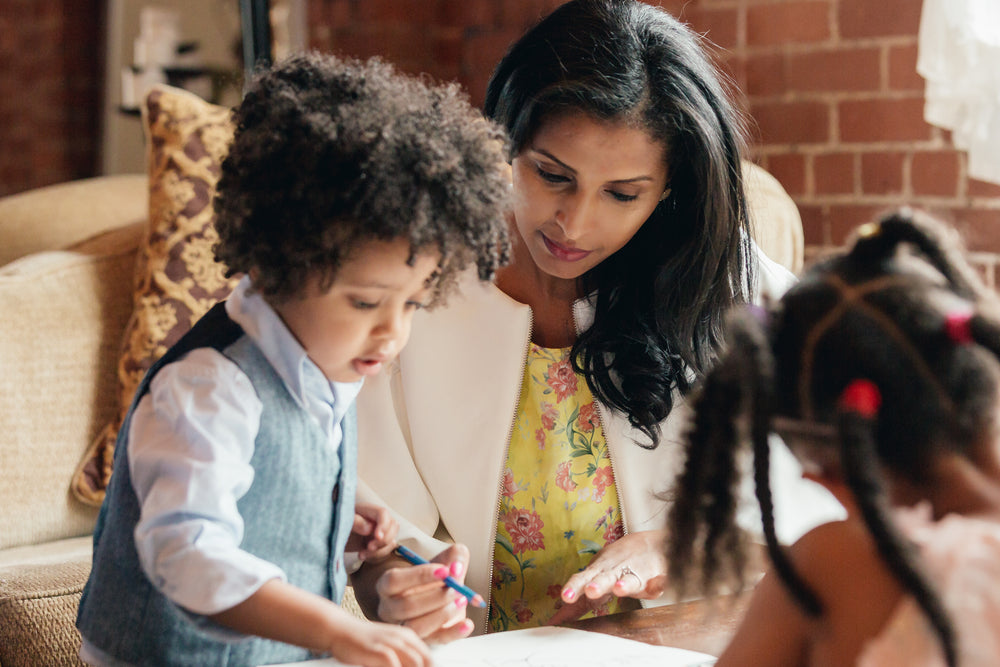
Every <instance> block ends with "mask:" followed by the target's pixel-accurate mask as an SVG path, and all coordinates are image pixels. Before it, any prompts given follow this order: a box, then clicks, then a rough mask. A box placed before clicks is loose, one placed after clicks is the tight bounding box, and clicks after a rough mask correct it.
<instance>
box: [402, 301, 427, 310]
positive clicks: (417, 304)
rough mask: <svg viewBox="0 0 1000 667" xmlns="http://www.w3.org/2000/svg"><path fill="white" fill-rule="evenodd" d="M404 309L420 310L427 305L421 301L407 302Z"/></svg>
mask: <svg viewBox="0 0 1000 667" xmlns="http://www.w3.org/2000/svg"><path fill="white" fill-rule="evenodd" d="M406 307H407V308H412V309H413V310H422V309H424V308H426V307H427V304H426V303H423V302H421V301H407V302H406Z"/></svg>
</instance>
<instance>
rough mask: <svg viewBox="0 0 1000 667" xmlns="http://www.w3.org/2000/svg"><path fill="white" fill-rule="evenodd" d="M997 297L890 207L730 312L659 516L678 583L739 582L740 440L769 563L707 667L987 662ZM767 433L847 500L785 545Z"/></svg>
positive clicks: (993, 659)
mask: <svg viewBox="0 0 1000 667" xmlns="http://www.w3.org/2000/svg"><path fill="white" fill-rule="evenodd" d="M996 306H997V301H996V298H995V295H993V294H992V293H989V292H987V290H986V289H985V288H984V287H983V286H982V284H981V282H980V281H979V279H978V277H977V276H976V274H975V273H974V272H973V271H972V269H971V268H970V267H969V265H968V264H967V262H966V261H965V259H964V257H963V255H962V252H961V249H960V248H959V245H958V243H957V241H956V240H955V238H953V234H951V233H950V232H949V231H948V230H947V229H946V228H944V227H943V226H942V225H940V223H937V222H936V221H934V220H932V219H930V218H929V217H928V216H926V215H924V214H919V213H916V212H913V211H909V210H902V211H899V212H897V213H895V214H893V215H890V216H888V217H886V218H884V219H882V220H881V221H880V222H878V223H870V224H868V225H865V226H863V227H861V228H859V230H858V232H857V233H856V238H855V240H854V242H853V244H852V246H851V247H850V249H849V250H848V251H846V252H844V253H842V254H838V255H836V256H834V257H831V258H829V259H826V260H825V261H822V262H821V263H819V264H817V265H816V266H814V267H813V268H812V269H811V270H809V271H808V272H807V273H806V274H805V276H804V277H803V279H802V280H801V282H800V283H799V284H798V285H796V286H795V287H793V288H792V289H791V290H789V292H788V293H786V294H785V296H784V297H783V298H782V299H781V301H780V302H779V303H778V304H777V306H776V307H775V308H773V309H770V312H768V313H765V314H763V315H761V314H760V313H759V311H758V315H757V316H753V315H751V314H750V312H749V311H744V312H741V313H737V314H734V316H733V317H732V318H731V320H730V326H729V349H728V351H727V353H726V354H725V356H724V358H723V359H722V360H721V361H720V363H719V365H718V366H717V367H716V368H715V369H714V370H713V371H712V372H711V373H710V374H709V375H708V376H707V377H706V379H705V381H704V384H703V385H702V386H701V388H700V389H699V395H698V398H697V400H696V406H695V413H696V417H695V420H694V422H693V426H692V429H691V432H690V437H689V441H688V444H687V461H686V464H685V468H684V470H683V472H682V473H681V474H680V475H679V477H678V480H677V485H676V487H675V489H674V491H673V492H672V493H673V496H674V497H675V498H676V503H675V504H674V505H673V507H672V509H671V515H670V519H669V521H670V527H671V530H670V531H669V532H670V535H671V538H670V540H669V544H668V556H669V558H668V562H669V564H670V577H669V579H670V581H671V582H672V585H674V586H675V587H676V588H678V589H681V592H684V589H685V588H700V589H701V590H702V592H705V593H709V592H713V591H717V590H719V589H720V587H722V586H726V585H731V584H733V583H734V582H735V583H736V584H737V585H741V584H742V583H743V564H744V561H745V559H744V554H745V548H744V547H745V545H746V540H745V538H744V536H743V535H742V534H741V533H740V531H739V529H738V528H736V526H735V523H734V521H733V514H734V503H735V501H734V497H735V491H734V488H733V487H734V485H733V482H734V480H736V479H737V477H738V475H737V472H736V471H737V470H738V468H739V461H740V451H739V450H740V449H741V447H742V443H743V442H744V441H747V440H749V441H750V443H751V446H752V453H753V462H754V465H753V468H754V476H755V481H756V488H757V498H758V501H759V503H760V507H761V512H762V515H763V522H764V534H765V538H766V542H767V547H768V552H769V554H770V557H771V560H772V564H773V572H772V573H769V574H767V575H765V577H764V578H763V580H762V581H761V582H760V584H759V585H758V586H757V589H756V590H755V591H754V593H753V598H752V600H751V602H750V607H749V609H748V611H747V614H746V617H745V620H744V621H743V623H742V625H741V627H740V628H739V630H738V631H737V633H736V635H735V637H734V639H733V641H732V643H731V644H730V646H729V647H728V648H727V650H726V651H725V653H724V654H723V656H722V657H721V659H720V660H719V662H718V667H725V666H726V665H740V666H746V665H811V666H819V665H861V666H863V667H871V666H875V665H907V666H908V667H912V666H926V667H930V666H935V667H936V666H939V665H949V666H950V667H954V666H955V665H961V666H962V667H978V666H985V665H997V664H1000V431H998V426H1000V424H998V419H997V415H998V410H997V407H998V401H1000V317H998V312H997V308H996ZM772 432H774V433H778V434H779V435H781V436H782V437H783V438H784V440H785V442H786V443H787V444H788V446H789V447H790V448H791V449H792V451H793V453H795V455H796V456H797V458H799V460H800V461H801V462H802V464H803V469H804V470H805V471H806V472H805V475H806V476H808V477H810V478H812V479H814V480H815V481H818V482H820V483H821V484H823V485H824V486H826V487H827V488H829V489H830V490H831V492H833V493H834V495H836V496H837V498H838V499H839V500H840V501H841V502H842V503H843V504H844V506H845V508H847V512H848V517H847V519H846V520H844V521H837V522H833V523H828V524H825V525H822V526H820V527H818V528H816V529H814V530H812V531H810V532H809V533H807V534H806V535H804V536H803V537H802V538H800V539H799V540H798V541H797V542H796V543H795V544H794V545H793V546H792V547H791V548H789V549H787V550H786V549H784V548H783V547H781V546H780V545H779V544H778V542H777V540H776V539H775V533H774V529H773V525H774V521H773V517H772V514H773V512H772V509H773V507H772V500H771V490H770V483H769V479H768V472H767V470H768V459H769V456H770V450H769V438H768V436H769V434H770V433H772ZM691 582H696V583H695V585H693V586H692V584H691Z"/></svg>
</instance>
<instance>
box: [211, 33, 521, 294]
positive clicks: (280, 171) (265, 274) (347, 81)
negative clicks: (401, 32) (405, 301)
mask: <svg viewBox="0 0 1000 667" xmlns="http://www.w3.org/2000/svg"><path fill="white" fill-rule="evenodd" d="M234 117H235V121H236V133H235V137H234V139H233V143H232V146H231V148H230V150H229V154H228V156H227V157H226V159H225V160H224V161H223V163H222V175H221V177H220V179H219V185H218V195H217V197H216V199H215V210H216V213H217V215H218V220H217V222H216V227H217V229H218V232H219V242H218V243H217V244H216V247H215V254H216V257H217V258H218V259H219V260H220V261H222V262H224V263H225V264H226V265H227V266H228V269H229V273H230V275H231V274H234V273H238V272H246V271H249V270H251V269H254V270H255V279H254V287H255V289H257V290H259V291H260V292H261V293H263V294H265V295H268V296H269V297H272V298H275V299H287V298H291V297H294V296H295V295H296V294H298V293H299V292H300V291H301V289H302V285H303V284H304V283H305V281H306V279H307V278H308V277H310V276H314V275H316V274H317V273H318V274H319V275H321V276H322V281H321V285H323V286H326V287H328V286H329V285H330V284H331V283H332V281H333V280H334V278H335V276H336V272H337V269H338V267H340V266H341V264H342V263H343V262H344V260H345V259H346V258H347V257H349V255H350V253H351V251H352V250H353V249H354V248H356V247H357V244H358V243H359V242H363V241H366V240H375V239H377V240H383V241H388V240H394V239H399V238H403V239H406V240H408V241H409V243H410V246H411V249H412V251H413V253H414V254H416V253H417V252H419V251H422V250H425V249H428V248H436V249H440V251H441V254H442V257H441V261H440V264H439V267H438V272H437V274H436V276H435V281H434V285H433V298H432V300H433V301H434V302H438V301H440V299H441V298H442V297H443V296H444V295H445V292H446V291H447V288H448V287H449V286H450V285H451V284H452V283H453V282H454V278H455V276H456V274H457V272H458V271H460V270H461V269H463V268H464V267H465V266H466V265H467V264H468V263H470V262H474V263H475V264H476V266H477V267H478V270H479V276H480V278H482V279H484V280H486V279H489V278H491V277H492V276H493V273H494V271H495V270H496V269H497V268H498V266H500V265H502V264H503V263H504V262H506V261H507V258H508V252H509V250H508V241H507V232H506V223H505V217H504V216H505V211H506V210H507V208H508V205H509V201H508V200H509V180H508V179H507V177H506V175H505V173H504V169H503V160H504V157H505V154H504V148H505V145H506V138H505V137H506V135H505V133H504V132H503V130H502V129H501V128H499V127H498V126H497V125H495V124H494V123H492V122H490V121H487V120H486V119H485V118H483V117H482V115H481V114H480V113H479V112H478V111H476V110H475V109H474V108H473V107H471V106H470V105H469V104H468V102H467V100H466V98H465V95H464V94H463V93H462V92H461V90H460V89H459V87H458V86H457V85H454V84H451V85H436V84H433V83H430V82H428V81H427V80H420V79H416V78H413V77H408V76H405V75H402V74H399V73H397V72H396V71H395V69H394V68H393V67H392V66H391V65H389V64H387V63H385V62H382V61H380V60H378V59H371V60H368V61H365V62H362V61H359V60H355V59H348V58H338V57H334V56H331V55H320V54H316V53H310V54H304V55H299V56H294V57H291V58H289V59H287V60H285V61H283V62H281V63H278V64H276V65H275V66H274V67H272V68H271V69H268V70H264V71H262V72H259V73H258V74H257V75H256V76H255V78H254V80H253V82H252V84H251V85H250V87H249V90H248V91H247V94H246V97H245V98H244V100H243V102H242V103H241V104H240V105H239V107H238V108H237V109H236V111H235V114H234Z"/></svg>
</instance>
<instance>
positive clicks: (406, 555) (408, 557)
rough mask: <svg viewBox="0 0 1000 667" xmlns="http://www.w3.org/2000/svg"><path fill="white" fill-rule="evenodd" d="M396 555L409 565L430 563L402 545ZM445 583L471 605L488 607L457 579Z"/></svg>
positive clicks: (446, 580) (447, 578)
mask: <svg viewBox="0 0 1000 667" xmlns="http://www.w3.org/2000/svg"><path fill="white" fill-rule="evenodd" d="M396 554H397V555H398V556H399V557H400V558H402V559H403V560H405V561H406V562H407V563H409V564H410V565H427V563H428V562H429V561H426V560H424V559H423V558H421V557H420V556H418V555H417V554H415V553H413V552H412V551H410V550H409V549H407V548H406V547H404V546H402V545H399V546H397V547H396ZM442 567H443V566H442ZM444 583H445V585H446V586H447V587H448V588H450V589H452V590H454V591H458V592H459V593H460V594H462V595H463V596H465V598H466V599H467V600H468V601H469V602H470V603H471V604H474V605H476V606H477V607H485V606H486V600H484V599H483V596H482V595H480V594H479V593H477V592H476V591H474V590H472V589H471V588H469V587H468V586H465V585H464V584H460V583H458V581H457V580H456V579H454V578H452V577H445V580H444Z"/></svg>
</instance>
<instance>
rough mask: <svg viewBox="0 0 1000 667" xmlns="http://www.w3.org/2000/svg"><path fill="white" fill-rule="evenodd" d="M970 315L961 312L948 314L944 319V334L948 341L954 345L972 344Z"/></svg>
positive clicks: (966, 312)
mask: <svg viewBox="0 0 1000 667" xmlns="http://www.w3.org/2000/svg"><path fill="white" fill-rule="evenodd" d="M971 323H972V313H970V312H968V311H961V312H957V313H948V314H947V315H945V317H944V332H945V333H946V334H947V335H948V340H950V341H951V342H953V343H955V344H956V345H964V344H965V343H971V342H972V324H971Z"/></svg>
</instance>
